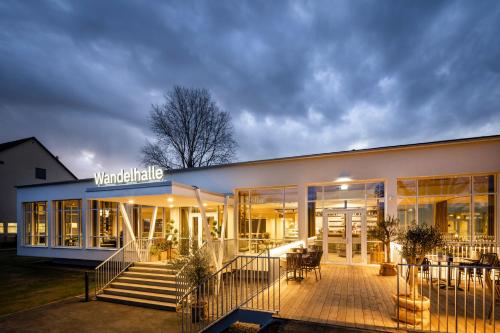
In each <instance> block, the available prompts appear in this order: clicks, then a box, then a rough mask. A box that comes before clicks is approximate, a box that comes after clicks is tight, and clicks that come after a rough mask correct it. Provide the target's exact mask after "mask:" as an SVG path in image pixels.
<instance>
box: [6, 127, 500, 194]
mask: <svg viewBox="0 0 500 333" xmlns="http://www.w3.org/2000/svg"><path fill="white" fill-rule="evenodd" d="M490 140H500V134H499V135H489V136H478V137H470V138H461V139H450V140H440V141H429V142H420V143H410V144H403V145H394V146H382V147H374V148H364V149H352V150H341V151H336V152H328V153H318V154H308V155H296V156H286V157H278V158H270V159H262V160H253V161H242V162H233V163H226V164H218V165H210V166H202V167H194V168H182V169H172V170H168V171H167V173H182V172H189V171H197V170H207V169H218V168H229V167H233V166H243V165H253V164H264V163H273V162H286V161H293V160H301V159H311V158H321V157H330V156H337V155H344V154H362V153H370V152H379V151H384V150H398V149H408V148H421V147H428V146H440V145H452V144H460V143H469V142H481V141H490ZM93 181H94V178H83V179H78V180H69V181H60V182H52V183H42V184H30V185H21V186H16V187H17V188H25V187H36V186H46V185H63V184H74V183H85V182H93ZM146 184H147V183H146Z"/></svg>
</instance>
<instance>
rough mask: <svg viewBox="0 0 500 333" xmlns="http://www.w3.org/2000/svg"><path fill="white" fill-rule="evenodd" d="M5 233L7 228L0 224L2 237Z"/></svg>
mask: <svg viewBox="0 0 500 333" xmlns="http://www.w3.org/2000/svg"><path fill="white" fill-rule="evenodd" d="M4 232H5V227H4V224H3V223H0V235H1V234H3V233H4Z"/></svg>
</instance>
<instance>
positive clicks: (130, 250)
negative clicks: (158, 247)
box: [95, 240, 141, 295]
mask: <svg viewBox="0 0 500 333" xmlns="http://www.w3.org/2000/svg"><path fill="white" fill-rule="evenodd" d="M138 249H139V248H138V246H137V242H136V241H135V240H131V241H129V242H128V243H127V244H125V245H124V246H122V247H121V248H119V249H118V250H116V251H115V253H113V254H112V255H111V256H110V257H109V258H107V259H106V260H104V261H103V262H102V263H101V264H100V265H98V266H97V267H96V268H95V294H96V295H97V294H98V293H100V292H101V291H102V290H103V289H104V288H106V287H107V286H108V285H109V284H110V283H111V282H112V281H113V280H115V279H116V278H117V277H118V276H119V275H120V274H121V273H123V272H124V271H125V270H126V269H127V268H128V267H130V265H132V264H133V263H134V262H135V261H140V260H141V255H140V254H141V252H140V251H139V250H138Z"/></svg>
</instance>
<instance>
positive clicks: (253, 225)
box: [238, 187, 299, 252]
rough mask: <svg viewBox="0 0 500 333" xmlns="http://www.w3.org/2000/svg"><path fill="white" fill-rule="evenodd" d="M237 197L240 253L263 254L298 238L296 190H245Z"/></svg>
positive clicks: (291, 188)
mask: <svg viewBox="0 0 500 333" xmlns="http://www.w3.org/2000/svg"><path fill="white" fill-rule="evenodd" d="M238 198H239V218H238V237H239V249H240V251H242V252H245V251H250V252H260V251H261V250H263V249H266V247H271V246H275V245H279V244H281V243H283V242H287V241H291V240H295V239H297V238H298V232H299V230H298V214H297V207H298V195H297V188H296V187H278V188H265V189H250V190H244V191H239V192H238Z"/></svg>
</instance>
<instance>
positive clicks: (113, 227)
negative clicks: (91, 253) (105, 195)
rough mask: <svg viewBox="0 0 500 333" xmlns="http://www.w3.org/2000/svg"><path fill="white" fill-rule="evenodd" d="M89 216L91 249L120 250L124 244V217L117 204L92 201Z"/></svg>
mask: <svg viewBox="0 0 500 333" xmlns="http://www.w3.org/2000/svg"><path fill="white" fill-rule="evenodd" d="M88 215H89V216H88V218H87V221H89V223H88V224H89V226H90V230H89V231H90V244H89V246H90V247H98V248H118V247H120V246H121V245H120V244H123V233H122V216H121V214H120V213H119V210H118V204H117V203H116V202H107V201H97V200H91V201H89V214H88Z"/></svg>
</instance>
